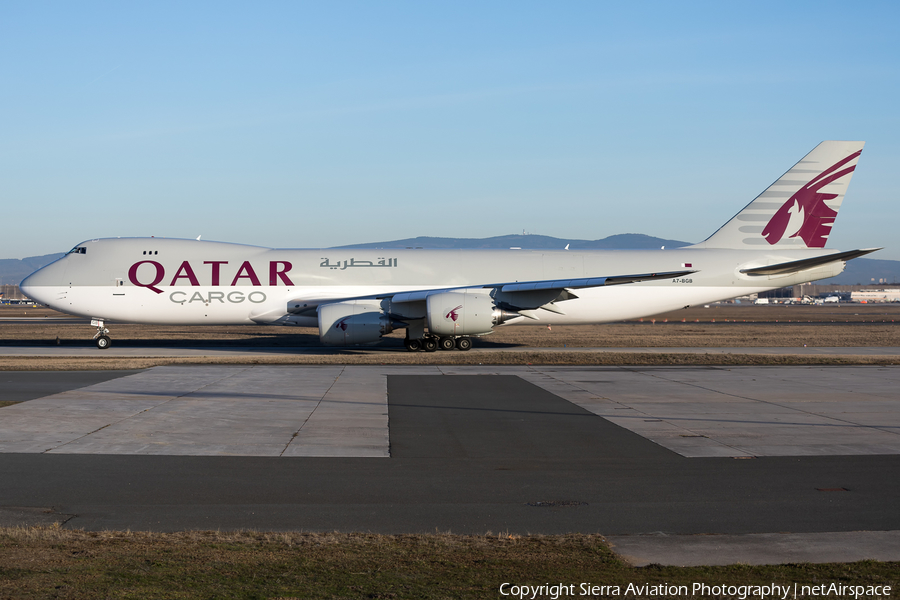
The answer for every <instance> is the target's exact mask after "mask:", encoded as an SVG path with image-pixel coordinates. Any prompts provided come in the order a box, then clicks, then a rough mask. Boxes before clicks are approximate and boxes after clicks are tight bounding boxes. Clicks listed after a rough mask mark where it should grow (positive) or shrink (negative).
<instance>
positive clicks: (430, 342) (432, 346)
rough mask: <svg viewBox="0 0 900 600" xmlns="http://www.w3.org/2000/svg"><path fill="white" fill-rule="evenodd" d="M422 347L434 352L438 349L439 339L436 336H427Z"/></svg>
mask: <svg viewBox="0 0 900 600" xmlns="http://www.w3.org/2000/svg"><path fill="white" fill-rule="evenodd" d="M422 347H423V348H424V349H425V352H434V351H435V350H437V349H438V343H437V340H436V339H434V338H426V339H425V341H423V342H422Z"/></svg>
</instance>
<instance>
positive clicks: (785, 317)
mask: <svg viewBox="0 0 900 600" xmlns="http://www.w3.org/2000/svg"><path fill="white" fill-rule="evenodd" d="M109 328H110V330H111V336H112V338H113V344H114V346H115V347H117V348H174V349H177V348H203V347H224V348H249V349H258V350H259V352H258V353H257V355H256V356H254V358H253V360H252V361H250V362H254V363H267V364H285V363H287V364H382V363H384V364H481V363H485V364H527V363H533V364H638V365H647V364H885V359H883V358H878V357H856V358H845V357H841V356H830V357H821V356H819V357H816V356H812V357H798V356H796V355H792V354H791V349H793V348H803V347H847V348H852V347H866V346H868V347H897V346H900V305H898V304H868V305H865V304H852V305H851V304H846V305H835V304H832V305H827V306H794V305H789V306H784V305H773V306H755V305H734V304H722V305H711V306H710V307H709V308H704V307H696V308H689V309H684V310H680V311H676V312H672V313H668V314H663V315H657V316H656V317H653V318H646V319H643V320H635V321H627V322H619V323H610V324H605V325H588V326H553V324H552V321H548V322H546V323H544V322H542V324H541V325H537V326H522V327H515V326H514V327H498V328H497V329H496V330H495V332H494V333H493V334H491V335H489V336H485V337H482V338H479V339H477V340H476V342H475V349H476V350H477V352H469V353H463V352H458V351H454V352H437V353H424V352H418V353H408V352H406V351H405V349H404V348H403V343H402V342H403V335H404V334H403V332H402V331H401V332H398V333H395V334H392V335H390V336H387V337H386V338H385V339H384V340H382V341H381V342H380V343H379V344H377V345H373V346H366V347H359V348H352V349H351V348H348V349H339V350H335V349H332V348H326V347H324V346H322V344H321V343H320V342H319V336H318V330H317V329H315V328H305V327H272V326H171V325H135V324H127V323H121V324H117V323H111V324H109ZM93 333H94V329H93V328H92V327H91V326H90V325H89V324H88V323H87V321H86V320H85V319H77V318H70V317H66V316H65V315H62V314H60V313H57V312H55V311H52V310H49V309H22V308H12V307H4V308H2V309H0V346H7V347H10V346H13V347H14V346H43V345H48V346H55V345H58V346H61V347H72V348H76V347H80V348H90V347H92V343H91V341H90V338H91V336H92V335H93ZM680 347H693V348H716V347H726V348H754V347H778V348H784V349H785V351H784V353H783V355H780V356H774V357H773V356H770V357H761V356H755V357H754V356H749V355H744V354H731V355H727V356H723V355H703V354H700V355H686V354H658V353H657V354H651V353H640V352H636V351H635V350H630V351H628V352H623V353H616V352H602V353H601V352H592V351H590V350H584V351H581V352H572V351H571V350H568V351H559V350H555V349H563V348H566V349H573V348H574V349H598V350H599V349H608V348H622V349H639V348H680ZM265 348H269V349H277V350H279V352H278V355H277V356H275V355H274V354H275V353H266V352H263V351H262V350H263V349H265ZM292 348H296V349H298V352H297V353H296V354H294V355H292V354H291V353H290V349H292ZM510 350H515V352H510ZM211 362H215V363H246V362H248V360H247V358H246V357H243V358H241V357H222V358H216V359H209V358H191V359H188V358H168V359H162V358H159V357H155V358H154V357H140V358H138V357H136V358H133V359H127V360H126V359H123V358H113V357H105V356H104V355H103V354H102V353H101V351H97V355H96V356H94V355H91V356H90V357H85V358H80V359H62V358H61V359H55V360H53V361H48V360H46V359H38V358H18V357H7V358H5V359H3V360H2V361H0V369H6V370H9V369H46V368H52V369H83V368H141V367H147V366H153V365H159V364H176V363H211ZM887 364H890V361H888V363H887Z"/></svg>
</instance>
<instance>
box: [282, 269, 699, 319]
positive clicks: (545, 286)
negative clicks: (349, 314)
mask: <svg viewBox="0 0 900 600" xmlns="http://www.w3.org/2000/svg"><path fill="white" fill-rule="evenodd" d="M696 272H697V270H696V269H693V270H690V269H688V270H680V271H666V272H660V273H642V274H636V275H615V276H610V277H580V278H574V279H545V280H536V281H507V282H495V283H485V284H481V285H478V284H476V285H462V286H454V287H443V288H432V289H424V290H415V291H411V292H407V291H397V292H384V293H379V294H372V295H367V296H353V297H344V298H307V297H304V298H298V299H295V300H292V301H291V302H289V303H288V311H289V312H291V313H293V314H299V315H313V314H315V312H316V310H317V308H318V307H319V306H320V305H322V304H330V303H332V302H345V301H351V300H389V301H390V302H391V303H392V304H403V303H412V302H423V301H425V300H426V299H427V298H428V296H430V295H432V294H439V293H442V292H453V291H461V290H476V289H490V290H493V293H492V295H493V296H495V297H496V298H497V300H498V301H499V302H500V303H501V305H504V306H505V307H506V308H508V309H510V310H523V309H525V310H528V309H538V308H541V307H543V308H547V310H550V311H551V312H554V309H553V307H552V306H549V307H548V305H552V303H553V302H554V301H562V300H569V299H573V298H577V297H578V296H576V295H575V294H574V293H572V292H571V291H569V290H577V289H584V288H592V287H602V286H607V285H622V284H628V283H637V282H640V281H653V280H655V279H670V278H677V277H683V276H685V275H689V274H691V273H696ZM556 312H560V311H559V309H556Z"/></svg>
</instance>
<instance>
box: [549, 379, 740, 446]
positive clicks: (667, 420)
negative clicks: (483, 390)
mask: <svg viewBox="0 0 900 600" xmlns="http://www.w3.org/2000/svg"><path fill="white" fill-rule="evenodd" d="M618 369H620V370H622V371H631V372H634V371H635V370H634V369H629V368H627V367H618ZM640 374H644V373H640ZM550 378H551V379H552V380H554V381H555V382H557V383H559V384H560V385H563V386H567V387H569V388H573V389H575V390H577V391H578V392H582V393H585V394H588V395H594V396H599V397H600V399H602V400H604V401H606V402H610V403H612V404H617V405H619V407H620V408H623V409H629V410H633V411H635V412H637V413H638V415H636V416H634V417H616V418H617V419H628V418H631V419H639V418H640V419H643V418H644V417H655V415H651V414H649V413H647V412H646V411H643V410H641V409H638V408H635V407H633V406H628V405H627V404H623V403H622V402H619V401H617V400H613V399H612V398H607V397H605V396H602V395H600V394H598V393H596V392H591V391H590V390H587V389H585V388H583V387H581V386H577V385H575V384H573V383H570V382H567V381H562V380H560V379H559V378H557V377H554V376H552V375H551V376H550ZM539 387H543V388H544V389H546V390H547V391H549V392H551V393H555V392H553V390H550V389H548V388H547V387H545V386H539ZM566 399H567V400H569V401H570V402H573V403H575V404H577V405H578V406H580V407H581V408H584V409H585V410H587V411H589V412H594V411H593V410H591V409H590V408H589V407H588V406H586V404H588V403H585V402H583V401H582V402H579V401H578V400H573V399H572V398H568V397H567V398H566ZM595 414H596V413H595ZM598 416H599V415H598ZM601 418H606V417H601ZM663 421H664V422H665V423H667V424H668V425H671V426H673V427H675V428H677V429H680V430H682V431H685V432H688V433H689V434H691V435H698V433H699V432H697V431H694V430H692V429H689V428H687V427H683V426H681V425H679V424H676V423H671V422H670V421H671V419H663ZM641 435H643V434H641ZM702 437H704V438H707V439H710V440H711V441H713V442H715V443H716V444H719V445H720V446H725V447H726V448H731V449H732V450H735V451H736V452H740V453H744V454H746V451H744V450H740V449H739V448H736V447H735V446H732V445H730V444H726V443H725V442H722V441H721V440H717V439H714V438H709V437H708V436H705V435H704V436H702ZM657 443H658V442H657ZM660 445H663V444H660ZM663 446H664V445H663ZM664 447H665V446H664Z"/></svg>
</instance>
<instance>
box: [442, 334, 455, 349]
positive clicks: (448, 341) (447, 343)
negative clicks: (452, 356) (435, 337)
mask: <svg viewBox="0 0 900 600" xmlns="http://www.w3.org/2000/svg"><path fill="white" fill-rule="evenodd" d="M438 347H439V348H440V349H441V350H453V349H454V348H456V340H454V339H453V338H452V337H442V338H441V339H440V341H439V342H438Z"/></svg>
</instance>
